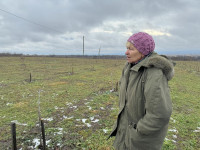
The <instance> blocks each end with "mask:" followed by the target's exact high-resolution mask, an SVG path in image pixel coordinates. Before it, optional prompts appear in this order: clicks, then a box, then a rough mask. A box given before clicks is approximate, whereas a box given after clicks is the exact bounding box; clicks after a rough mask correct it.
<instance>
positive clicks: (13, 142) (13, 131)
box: [11, 122, 17, 150]
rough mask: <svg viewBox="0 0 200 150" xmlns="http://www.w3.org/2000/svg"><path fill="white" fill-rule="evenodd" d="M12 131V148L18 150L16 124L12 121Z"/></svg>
mask: <svg viewBox="0 0 200 150" xmlns="http://www.w3.org/2000/svg"><path fill="white" fill-rule="evenodd" d="M11 133H12V150H17V140H16V124H15V123H14V122H13V123H11Z"/></svg>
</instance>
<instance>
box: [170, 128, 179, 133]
mask: <svg viewBox="0 0 200 150" xmlns="http://www.w3.org/2000/svg"><path fill="white" fill-rule="evenodd" d="M169 131H170V132H176V133H178V131H177V130H176V128H174V129H169Z"/></svg>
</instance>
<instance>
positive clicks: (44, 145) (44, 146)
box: [41, 120, 46, 150]
mask: <svg viewBox="0 0 200 150" xmlns="http://www.w3.org/2000/svg"><path fill="white" fill-rule="evenodd" d="M41 130H42V139H43V150H46V140H45V129H44V122H43V120H41Z"/></svg>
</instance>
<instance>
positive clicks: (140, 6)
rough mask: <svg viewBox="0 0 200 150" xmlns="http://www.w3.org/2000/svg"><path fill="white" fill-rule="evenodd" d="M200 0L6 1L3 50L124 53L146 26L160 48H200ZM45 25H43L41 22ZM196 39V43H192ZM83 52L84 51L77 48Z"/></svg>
mask: <svg viewBox="0 0 200 150" xmlns="http://www.w3.org/2000/svg"><path fill="white" fill-rule="evenodd" d="M198 6H200V2H199V1H198V0H190V1H188V0H182V1H181V0H174V1H166V0H159V1H158V0H151V1H149V0H140V1H136V0H125V1H120V0H109V1H102V0H81V1H76V0H73V1H72V0H57V1H53V0H44V1H40V2H39V3H38V2H37V1H35V0H29V1H26V0H21V1H17V2H16V1H14V0H1V2H0V9H3V10H6V11H9V12H11V13H13V14H15V15H17V16H20V17H22V18H25V19H27V20H26V21H25V20H23V19H20V18H17V17H16V16H12V15H10V14H8V13H6V12H3V11H0V34H1V37H0V52H2V51H5V50H6V51H8V52H11V49H12V51H15V52H16V53H18V52H20V53H36V54H49V53H50V54H53V53H55V54H73V53H74V54H82V52H81V50H82V36H83V35H84V36H85V49H86V53H87V54H97V53H98V49H99V47H100V46H101V47H102V53H103V52H104V54H116V53H119V54H123V53H124V51H125V42H126V40H127V38H128V37H129V36H130V35H131V34H132V33H134V32H138V31H146V32H148V33H149V34H151V35H152V36H153V37H154V39H155V41H156V50H157V51H158V52H160V53H162V52H166V51H167V52H168V53H170V51H173V52H174V51H176V50H177V53H178V50H183V51H185V52H186V53H188V52H191V53H192V51H198V53H200V44H199V42H198V41H199V40H200V36H199V35H200V30H199V23H200V11H199V8H198ZM36 24H40V25H36ZM191 43H192V44H191ZM77 52H79V53H77Z"/></svg>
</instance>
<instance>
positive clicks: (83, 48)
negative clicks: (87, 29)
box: [83, 36, 84, 56]
mask: <svg viewBox="0 0 200 150" xmlns="http://www.w3.org/2000/svg"><path fill="white" fill-rule="evenodd" d="M83 56H84V36H83Z"/></svg>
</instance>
